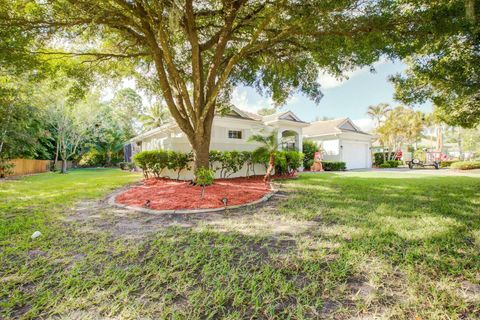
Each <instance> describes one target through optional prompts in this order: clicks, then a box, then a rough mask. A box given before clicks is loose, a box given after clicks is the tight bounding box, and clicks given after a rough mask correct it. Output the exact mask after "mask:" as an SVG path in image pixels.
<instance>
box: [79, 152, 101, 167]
mask: <svg viewBox="0 0 480 320" xmlns="http://www.w3.org/2000/svg"><path fill="white" fill-rule="evenodd" d="M106 161H107V160H106V157H105V155H104V154H101V153H100V152H98V151H97V150H95V149H92V150H90V151H88V152H86V153H84V154H83V155H82V156H81V157H80V160H79V161H78V165H79V166H80V167H101V166H104V165H105V163H106Z"/></svg>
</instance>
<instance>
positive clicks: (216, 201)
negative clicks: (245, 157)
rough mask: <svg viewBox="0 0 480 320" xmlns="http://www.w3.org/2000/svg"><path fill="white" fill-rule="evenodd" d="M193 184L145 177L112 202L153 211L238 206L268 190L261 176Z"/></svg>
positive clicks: (254, 199)
mask: <svg viewBox="0 0 480 320" xmlns="http://www.w3.org/2000/svg"><path fill="white" fill-rule="evenodd" d="M201 192H202V187H200V186H193V185H191V184H190V182H189V181H176V180H171V179H146V180H143V184H142V185H140V186H136V187H133V188H131V189H129V190H127V191H125V192H124V193H122V194H120V195H118V196H117V198H116V201H117V202H118V203H121V204H125V205H128V206H136V207H144V208H149V209H154V210H180V209H213V208H220V207H223V206H224V202H223V201H222V199H224V198H226V199H227V206H234V205H241V204H246V203H250V202H253V201H256V200H259V199H261V198H262V197H264V196H265V195H266V194H268V193H269V192H271V188H270V186H268V185H266V184H265V183H264V182H263V177H261V176H256V177H250V178H233V179H217V180H215V182H214V184H213V185H211V186H206V187H205V194H204V197H203V198H202V197H201Z"/></svg>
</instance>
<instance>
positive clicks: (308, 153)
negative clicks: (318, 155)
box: [302, 140, 318, 169]
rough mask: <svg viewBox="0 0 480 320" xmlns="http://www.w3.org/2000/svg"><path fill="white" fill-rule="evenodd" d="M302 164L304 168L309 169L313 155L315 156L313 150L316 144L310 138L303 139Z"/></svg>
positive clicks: (316, 148)
mask: <svg viewBox="0 0 480 320" xmlns="http://www.w3.org/2000/svg"><path fill="white" fill-rule="evenodd" d="M302 149H303V154H304V157H303V166H304V168H305V169H310V167H311V166H312V165H313V157H314V156H315V152H317V150H318V146H317V144H316V143H315V142H313V141H312V140H304V141H303V145H302Z"/></svg>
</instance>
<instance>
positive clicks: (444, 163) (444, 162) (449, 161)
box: [440, 160, 458, 168]
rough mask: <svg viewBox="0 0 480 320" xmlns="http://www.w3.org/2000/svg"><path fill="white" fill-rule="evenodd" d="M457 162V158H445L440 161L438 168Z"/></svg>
mask: <svg viewBox="0 0 480 320" xmlns="http://www.w3.org/2000/svg"><path fill="white" fill-rule="evenodd" d="M456 162H458V160H446V161H442V162H440V168H449V167H450V166H451V165H452V164H454V163H456Z"/></svg>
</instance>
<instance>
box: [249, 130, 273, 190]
mask: <svg viewBox="0 0 480 320" xmlns="http://www.w3.org/2000/svg"><path fill="white" fill-rule="evenodd" d="M277 136H278V131H277V130H273V131H272V132H271V133H270V134H269V135H267V136H264V135H261V134H255V135H253V136H251V137H250V138H249V139H248V140H249V141H253V142H258V143H261V144H262V145H261V146H260V147H258V148H257V149H255V151H254V153H255V154H257V155H264V156H267V155H268V168H267V172H266V173H265V178H264V179H263V180H264V181H265V182H268V181H269V180H270V176H271V174H272V171H273V169H274V168H275V153H276V152H277V150H278V147H279V144H278V139H277ZM258 157H259V156H257V158H258Z"/></svg>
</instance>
